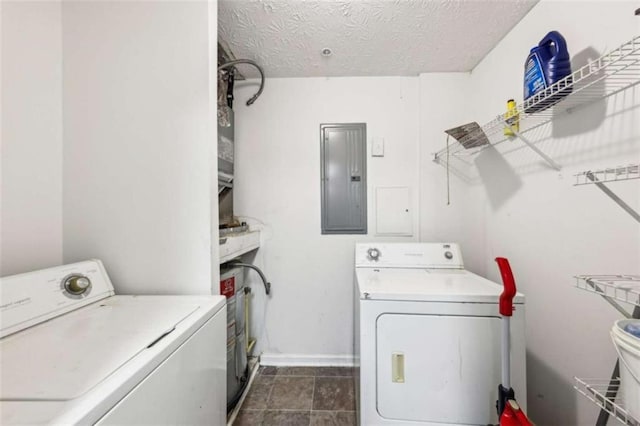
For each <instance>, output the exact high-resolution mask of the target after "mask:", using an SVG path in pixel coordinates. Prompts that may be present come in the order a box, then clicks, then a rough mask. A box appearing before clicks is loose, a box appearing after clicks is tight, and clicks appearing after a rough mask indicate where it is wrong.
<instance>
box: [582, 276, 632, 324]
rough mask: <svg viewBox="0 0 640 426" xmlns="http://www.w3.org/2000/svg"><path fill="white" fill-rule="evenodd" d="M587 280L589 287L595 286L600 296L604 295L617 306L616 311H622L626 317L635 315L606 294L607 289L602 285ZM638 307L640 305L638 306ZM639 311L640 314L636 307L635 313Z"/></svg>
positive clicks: (610, 302)
mask: <svg viewBox="0 0 640 426" xmlns="http://www.w3.org/2000/svg"><path fill="white" fill-rule="evenodd" d="M585 282H586V283H587V284H588V285H589V287H591V288H593V289H594V290H595V292H596V293H597V294H599V295H600V296H602V298H603V299H604V300H606V301H607V302H609V304H610V305H611V306H613V307H614V308H615V310H616V311H618V312H620V313H621V314H622V315H623V316H624V317H625V318H632V317H633V315H632V314H630V313H629V312H628V311H627V310H626V309H625V308H623V307H622V306H621V305H620V304H619V303H618V302H616V301H615V300H613V299H612V298H611V297H609V296H607V295H606V291H604V290H602V289H601V288H600V287H598V285H596V284H595V283H593V282H592V281H591V280H589V279H587V280H585ZM637 308H638V307H637ZM636 313H638V314H640V310H638V309H636V310H634V315H635V314H636Z"/></svg>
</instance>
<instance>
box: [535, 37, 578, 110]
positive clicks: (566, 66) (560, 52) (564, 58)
mask: <svg viewBox="0 0 640 426" xmlns="http://www.w3.org/2000/svg"><path fill="white" fill-rule="evenodd" d="M570 75H571V58H570V57H569V51H568V50H567V42H566V41H565V39H564V37H562V34H560V33H559V32H558V31H551V32H550V33H549V34H547V35H546V36H544V38H543V39H542V40H540V43H538V45H537V46H535V47H533V48H532V49H531V52H530V53H529V57H527V61H526V62H525V64H524V100H525V103H524V110H525V112H527V113H532V112H538V111H542V110H544V109H546V108H548V107H550V106H552V105H554V104H556V103H557V102H558V101H560V100H561V99H562V98H564V97H565V96H567V95H568V94H569V93H571V84H572V81H569V80H571V79H570V78H569V79H567V81H566V84H561V87H555V88H550V86H552V85H553V84H554V83H556V82H558V81H560V80H562V79H563V78H565V77H567V76H570ZM542 91H545V93H543V94H542V95H541V98H546V97H547V96H549V99H545V101H544V102H536V105H528V104H531V102H527V99H529V98H531V97H532V96H534V95H536V94H538V93H540V92H542ZM550 95H552V96H550Z"/></svg>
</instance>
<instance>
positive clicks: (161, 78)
mask: <svg viewBox="0 0 640 426" xmlns="http://www.w3.org/2000/svg"><path fill="white" fill-rule="evenodd" d="M210 6H211V7H212V8H213V9H215V6H216V4H215V2H213V3H211V4H210V3H208V2H68V3H64V5H63V8H62V15H63V54H64V104H63V106H64V132H65V134H64V180H63V182H64V203H63V204H64V261H65V262H71V261H76V260H80V259H85V258H89V257H97V258H100V259H102V260H103V261H104V263H105V266H106V268H107V270H108V271H109V273H110V275H111V278H112V280H113V281H114V285H115V287H116V291H117V292H120V293H187V294H188V293H201V294H202V293H209V292H210V286H211V280H212V279H213V280H214V281H217V280H218V278H217V264H216V263H217V262H213V263H212V246H211V241H212V235H214V234H215V232H216V231H212V222H214V223H213V225H214V226H217V224H216V223H215V220H212V215H211V211H212V209H213V208H214V207H215V205H216V204H215V202H216V200H211V194H212V192H211V191H212V187H211V180H212V177H213V175H215V169H214V170H213V171H212V170H211V167H215V163H212V162H211V160H212V149H213V148H212V147H213V146H215V143H214V141H215V137H216V133H215V132H216V128H215V127H214V126H213V121H212V117H213V115H212V114H213V111H214V110H213V107H214V104H213V102H215V99H211V93H212V91H211V89H210V78H211V79H215V71H213V70H211V64H210V54H215V53H216V52H215V48H211V45H210V42H209V41H210V40H211V36H212V35H213V34H215V33H216V31H215V22H217V21H216V20H215V18H216V15H215V13H216V11H215V10H212V8H210ZM210 19H214V20H213V21H211V22H210ZM209 25H212V26H213V29H212V28H210V27H209ZM213 63H214V64H215V62H213ZM214 81H215V80H214ZM214 238H215V236H214ZM215 248H217V241H216V247H215ZM214 254H215V253H214ZM213 257H217V256H213Z"/></svg>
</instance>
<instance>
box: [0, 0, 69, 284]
mask: <svg viewBox="0 0 640 426" xmlns="http://www.w3.org/2000/svg"><path fill="white" fill-rule="evenodd" d="M0 13H1V21H2V22H1V25H0V26H1V32H2V44H1V49H0V50H1V52H2V80H1V89H0V93H1V98H2V119H1V120H2V137H1V143H2V155H1V157H2V166H1V167H2V190H1V192H2V201H1V203H0V204H1V212H0V216H1V224H0V232H1V233H0V241H1V247H0V276H4V275H12V274H17V273H21V272H27V271H31V270H34V269H39V268H45V267H49V266H55V265H59V264H60V263H61V262H62V168H61V162H62V27H61V15H60V3H59V2H57V1H43V2H2V4H1V5H0Z"/></svg>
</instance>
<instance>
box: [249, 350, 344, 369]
mask: <svg viewBox="0 0 640 426" xmlns="http://www.w3.org/2000/svg"><path fill="white" fill-rule="evenodd" d="M260 365H271V366H276V367H282V366H294V367H353V355H302V354H270V353H263V354H262V355H260Z"/></svg>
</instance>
